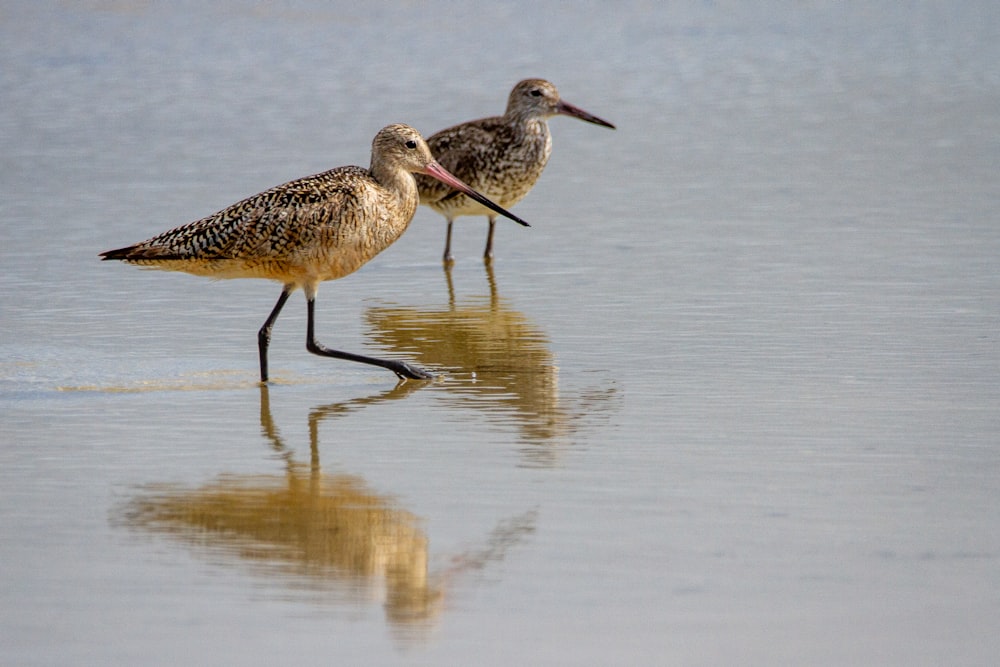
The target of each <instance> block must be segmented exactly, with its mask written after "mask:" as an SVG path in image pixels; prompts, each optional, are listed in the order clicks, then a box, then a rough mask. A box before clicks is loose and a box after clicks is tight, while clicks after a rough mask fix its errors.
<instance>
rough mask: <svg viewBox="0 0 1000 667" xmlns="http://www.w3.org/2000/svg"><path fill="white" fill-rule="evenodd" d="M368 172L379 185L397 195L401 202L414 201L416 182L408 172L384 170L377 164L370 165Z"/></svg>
mask: <svg viewBox="0 0 1000 667" xmlns="http://www.w3.org/2000/svg"><path fill="white" fill-rule="evenodd" d="M368 171H369V172H370V173H371V175H372V178H374V179H375V181H376V182H377V183H378V184H379V185H381V186H382V187H383V188H385V189H386V190H389V191H391V192H394V193H397V194H398V196H399V197H400V198H401V199H402V200H404V201H406V200H409V199H416V197H417V181H416V179H414V178H413V174H411V173H410V172H408V171H405V170H402V169H386V168H383V167H381V165H377V164H372V166H371V167H370V168H369V170H368Z"/></svg>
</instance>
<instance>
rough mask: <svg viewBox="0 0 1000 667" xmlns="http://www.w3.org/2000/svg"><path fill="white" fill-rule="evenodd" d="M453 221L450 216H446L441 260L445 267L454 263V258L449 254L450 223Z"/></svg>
mask: <svg viewBox="0 0 1000 667" xmlns="http://www.w3.org/2000/svg"><path fill="white" fill-rule="evenodd" d="M453 222H454V220H452V219H451V218H448V231H447V232H446V233H445V237H444V257H443V258H442V261H443V262H444V265H445V266H446V267H450V266H451V265H452V264H454V263H455V258H454V257H452V255H451V224H452V223H453Z"/></svg>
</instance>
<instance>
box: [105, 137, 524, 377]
mask: <svg viewBox="0 0 1000 667" xmlns="http://www.w3.org/2000/svg"><path fill="white" fill-rule="evenodd" d="M414 173H423V174H427V175H429V176H431V177H433V178H436V179H441V180H442V181H444V182H447V183H449V187H452V188H456V189H457V190H463V191H464V192H465V193H466V195H467V196H469V197H471V198H472V199H473V200H476V201H480V202H481V203H482V204H483V205H484V206H486V207H487V208H488V209H492V210H494V211H496V212H497V213H500V214H501V215H504V216H506V217H509V218H511V219H512V220H515V221H517V222H520V223H521V224H523V225H527V223H526V222H524V221H523V220H521V219H520V218H518V217H517V216H514V215H512V214H510V213H508V212H507V211H505V210H504V209H502V208H501V207H499V206H497V205H496V204H494V203H493V202H491V201H489V200H488V199H486V198H485V197H483V196H482V195H480V194H478V193H477V192H475V191H474V190H472V189H471V188H469V187H468V186H466V185H465V184H464V183H462V182H461V181H459V180H457V179H455V177H454V176H452V175H451V174H449V173H448V172H447V171H446V170H444V169H442V168H441V166H440V165H439V164H438V163H437V162H435V161H434V159H433V158H432V157H431V153H430V150H429V149H428V147H427V144H426V143H425V142H424V140H423V138H421V136H420V134H419V133H418V132H417V131H416V130H414V129H413V128H412V127H409V126H406V125H390V126H388V127H386V128H383V129H382V130H381V131H380V132H379V133H378V134H377V135H376V136H375V139H374V140H373V141H372V160H371V167H370V168H369V169H362V168H361V167H339V168H337V169H331V170H330V171H325V172H323V173H321V174H316V175H314V176H307V177H305V178H300V179H298V180H295V181H291V182H289V183H285V184H284V185H279V186H277V187H274V188H271V189H270V190H266V191H264V192H261V193H260V194H257V195H254V196H252V197H249V198H247V199H244V200H243V201H240V202H237V203H236V204H233V205H232V206H229V207H227V208H225V209H223V210H221V211H219V212H218V213H215V214H213V215H210V216H208V217H206V218H202V219H201V220H197V221H195V222H192V223H189V224H187V225H183V226H181V227H177V228H176V229H172V230H170V231H168V232H164V233H163V234H159V235H157V236H154V237H153V238H151V239H149V240H147V241H142V242H141V243H136V244H134V245H131V246H128V247H125V248H119V249H117V250H109V251H107V252H103V253H101V257H102V258H103V259H118V260H123V261H126V262H129V263H131V264H137V265H140V266H146V267H151V268H156V269H163V270H167V271H183V272H186V273H192V274H195V275H199V276H208V277H211V278H267V279H271V280H278V281H280V282H281V283H282V284H283V285H284V288H283V290H282V292H281V296H280V297H279V299H278V302H277V304H276V305H275V307H274V309H273V310H272V312H271V315H270V316H269V317H268V319H267V321H266V322H265V323H264V326H263V327H262V328H261V330H260V331H259V332H258V347H259V352H260V368H261V380H262V381H267V378H268V372H267V346H268V344H269V342H270V338H271V328H272V326H273V324H274V321H275V320H276V319H277V317H278V313H279V312H280V311H281V308H282V307H283V306H284V304H285V301H286V300H287V299H288V296H289V295H290V294H291V293H292V292H293V291H295V290H296V289H299V288H302V289H303V290H304V291H305V294H306V300H307V305H308V315H309V320H308V333H307V340H306V347H307V349H308V350H309V351H310V352H313V353H315V354H321V355H325V356H330V357H336V358H340V359H348V360H352V361H360V362H362V363H370V364H374V365H377V366H382V367H383V368H388V369H389V370H392V371H393V372H395V373H396V374H397V375H399V376H400V377H408V378H426V377H430V375H429V374H428V373H426V372H425V371H422V370H420V369H418V368H414V367H412V366H409V365H407V364H405V363H403V362H400V361H392V360H390V361H384V360H381V359H373V358H370V357H362V356H360V355H354V354H349V353H346V352H338V351H336V350H330V349H329V348H326V347H323V346H322V345H320V344H319V343H318V342H316V340H315V338H314V335H313V331H314V317H313V312H314V310H313V309H314V302H315V298H316V291H317V289H318V287H319V283H321V282H323V281H324V280H334V279H336V278H342V277H343V276H346V275H348V274H350V273H353V272H354V271H357V270H358V269H359V268H361V267H362V266H363V265H364V264H365V263H366V262H368V260H370V259H372V258H373V257H375V255H377V254H378V253H380V252H382V251H383V250H385V249H386V248H387V247H389V246H390V245H391V244H392V243H393V242H394V241H395V240H396V239H398V238H399V237H400V235H402V233H403V232H404V231H406V228H407V227H408V226H409V224H410V221H411V220H412V219H413V214H414V212H415V211H416V208H417V202H418V196H417V186H416V183H415V181H414V177H413V174H414Z"/></svg>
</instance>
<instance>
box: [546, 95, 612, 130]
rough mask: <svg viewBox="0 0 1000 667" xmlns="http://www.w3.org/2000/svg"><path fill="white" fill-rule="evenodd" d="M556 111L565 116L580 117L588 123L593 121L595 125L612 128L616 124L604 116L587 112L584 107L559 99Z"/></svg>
mask: <svg viewBox="0 0 1000 667" xmlns="http://www.w3.org/2000/svg"><path fill="white" fill-rule="evenodd" d="M556 111H557V112H559V113H560V114H562V115H564V116H572V117H573V118H579V119H580V120H585V121H587V122H588V123H593V124H594V125H602V126H604V127H610V128H611V129H612V130H613V129H615V126H614V125H612V124H611V123H609V122H608V121H606V120H604V119H603V118H598V117H597V116H595V115H594V114H591V113H587V112H586V111H584V110H583V109H581V108H580V107H577V106H573V105H572V104H570V103H569V102H563V101H562V100H559V102H558V103H557V104H556Z"/></svg>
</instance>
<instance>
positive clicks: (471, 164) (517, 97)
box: [417, 79, 615, 266]
mask: <svg viewBox="0 0 1000 667" xmlns="http://www.w3.org/2000/svg"><path fill="white" fill-rule="evenodd" d="M558 115H563V116H573V117H574V118H579V119H580V120H585V121H587V122H588V123H594V124H595V125H602V126H604V127H609V128H611V129H612V130H613V129H615V126H614V125H612V124H611V123H609V122H608V121H606V120H603V119H601V118H598V117H597V116H594V115H591V114H589V113H587V112H586V111H584V110H583V109H580V108H579V107H575V106H573V105H572V104H570V103H569V102H566V101H565V100H563V99H561V98H560V97H559V91H558V90H556V87H555V86H554V85H552V84H551V83H549V82H548V81H545V80H544V79H525V80H524V81H521V82H519V83H518V84H517V85H516V86H514V88H513V90H511V91H510V97H508V99H507V111H506V112H505V113H504V115H503V116H493V117H491V118H481V119H479V120H472V121H469V122H467V123H462V124H460V125H455V126H453V127H449V128H447V129H445V130H441V131H440V132H438V133H437V134H434V135H432V136H431V137H430V138H429V139H428V140H427V144H428V145H429V146H430V148H431V153H432V154H433V155H434V157H435V158H436V159H437V161H438V162H440V163H441V166H443V167H444V168H445V169H447V170H448V171H450V172H451V173H453V174H455V175H456V176H457V177H458V178H460V179H462V180H463V181H464V182H466V183H468V184H469V185H470V186H471V187H473V188H475V189H476V190H478V191H480V192H482V193H483V194H485V195H486V196H487V197H489V198H491V199H492V200H494V201H496V202H497V203H498V204H500V205H501V206H505V207H511V206H513V205H514V204H516V203H517V202H519V201H520V200H521V199H523V198H524V196H525V195H526V194H528V192H529V191H530V190H531V188H532V187H534V185H535V182H536V181H537V180H538V177H539V176H541V175H542V170H543V169H545V164H546V163H547V162H548V161H549V155H550V154H551V152H552V137H551V135H550V134H549V124H548V119H549V118H551V117H552V116H558ZM417 187H418V188H419V189H420V203H421V204H424V205H426V206H429V207H430V208H432V209H434V210H435V211H437V212H438V213H440V214H441V215H443V216H444V217H445V219H446V220H447V221H448V232H447V236H446V237H445V245H444V264H445V266H451V265H452V264H453V263H454V261H455V260H454V258H453V257H452V254H451V228H452V223H453V222H454V221H455V218H458V217H460V216H463V215H485V216H487V218H489V222H490V229H489V233H488V235H487V236H486V250H485V251H484V253H483V259H484V260H485V261H487V262H489V261H491V260H492V259H493V229H494V227H495V226H496V215H495V214H494V212H493V211H490V210H488V209H486V208H484V207H483V206H482V205H480V204H479V203H478V202H476V201H473V200H472V199H471V198H469V197H467V196H464V195H463V194H462V193H461V192H459V191H458V190H456V189H454V188H451V187H449V186H447V185H445V184H443V183H441V182H439V181H435V180H433V179H430V178H424V177H423V176H419V175H418V176H417Z"/></svg>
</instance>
